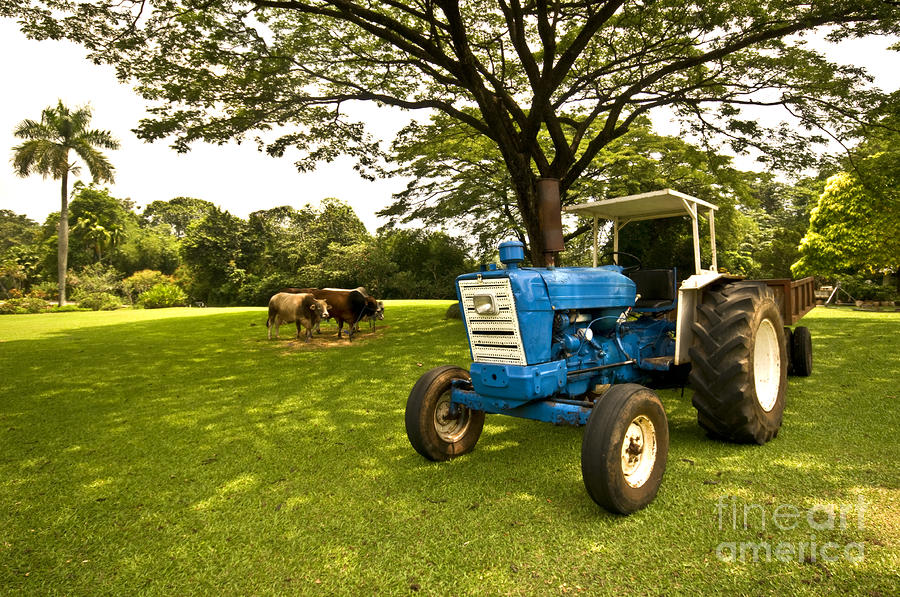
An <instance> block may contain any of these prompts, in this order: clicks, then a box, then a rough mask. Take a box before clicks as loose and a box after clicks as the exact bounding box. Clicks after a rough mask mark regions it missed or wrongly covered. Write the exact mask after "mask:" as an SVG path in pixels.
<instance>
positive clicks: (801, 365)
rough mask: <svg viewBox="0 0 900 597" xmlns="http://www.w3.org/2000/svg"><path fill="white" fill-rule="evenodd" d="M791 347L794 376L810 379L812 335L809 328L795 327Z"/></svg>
mask: <svg viewBox="0 0 900 597" xmlns="http://www.w3.org/2000/svg"><path fill="white" fill-rule="evenodd" d="M790 346H791V364H792V365H793V370H794V371H793V373H794V375H799V376H801V377H809V375H810V374H811V373H812V335H811V334H810V333H809V328H808V327H805V326H802V325H799V326H797V327H795V328H794V334H793V337H792V338H791V345H790Z"/></svg>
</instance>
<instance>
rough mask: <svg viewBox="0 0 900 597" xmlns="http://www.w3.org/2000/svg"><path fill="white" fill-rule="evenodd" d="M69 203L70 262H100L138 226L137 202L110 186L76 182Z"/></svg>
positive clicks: (84, 263)
mask: <svg viewBox="0 0 900 597" xmlns="http://www.w3.org/2000/svg"><path fill="white" fill-rule="evenodd" d="M73 190H74V193H75V196H74V197H73V199H72V201H71V203H70V204H69V229H70V236H69V242H70V248H69V250H70V265H71V266H72V267H79V266H82V265H87V264H88V263H93V262H100V261H102V260H103V258H104V257H105V256H108V253H109V252H110V251H111V250H112V249H113V248H114V247H116V246H118V245H119V244H120V243H121V242H122V241H123V240H124V239H125V238H127V231H128V229H129V225H131V227H135V224H136V219H137V218H136V216H135V214H134V211H133V207H134V204H133V203H131V202H130V201H128V200H122V199H117V198H115V197H113V196H112V195H110V194H109V189H101V188H97V187H95V186H93V185H91V186H85V185H82V184H80V183H76V184H75V187H74V189H73Z"/></svg>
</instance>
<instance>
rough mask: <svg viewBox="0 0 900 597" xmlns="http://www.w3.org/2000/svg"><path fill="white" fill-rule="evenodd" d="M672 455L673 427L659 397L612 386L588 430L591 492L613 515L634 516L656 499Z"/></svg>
mask: <svg viewBox="0 0 900 597" xmlns="http://www.w3.org/2000/svg"><path fill="white" fill-rule="evenodd" d="M668 453H669V425H668V422H667V421H666V411H665V410H664V409H663V406H662V403H661V402H660V401H659V398H658V397H657V396H656V394H655V393H653V391H652V390H649V389H648V388H645V387H644V386H639V385H637V384H622V385H615V386H612V387H611V388H610V389H609V390H608V391H607V392H606V393H605V394H603V396H601V397H600V398H599V399H597V402H596V403H595V405H594V410H593V411H592V412H591V416H590V417H589V418H588V422H587V426H586V427H585V429H584V439H583V440H582V442H581V476H582V479H583V480H584V486H585V489H587V492H588V495H590V496H591V498H592V499H593V500H594V501H595V502H597V504H599V505H600V506H602V507H604V508H606V509H607V510H609V511H610V512H617V513H619V514H631V513H632V512H634V511H636V510H640V509H641V508H643V507H644V506H646V505H647V504H649V503H650V502H652V501H653V498H655V497H656V493H657V491H658V490H659V485H660V483H662V477H663V473H664V472H665V470H666V457H667V456H668Z"/></svg>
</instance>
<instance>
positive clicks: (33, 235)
mask: <svg viewBox="0 0 900 597" xmlns="http://www.w3.org/2000/svg"><path fill="white" fill-rule="evenodd" d="M40 234H41V227H40V226H39V225H38V223H37V222H35V221H34V220H32V219H31V218H29V217H27V216H24V215H20V214H17V213H14V212H12V211H10V210H8V209H0V256H3V255H6V254H7V252H8V251H9V250H10V249H11V248H12V247H21V246H28V245H33V244H34V243H36V242H37V240H38V239H39V238H40Z"/></svg>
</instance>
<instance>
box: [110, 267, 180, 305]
mask: <svg viewBox="0 0 900 597" xmlns="http://www.w3.org/2000/svg"><path fill="white" fill-rule="evenodd" d="M173 282H174V278H173V277H172V276H167V275H166V274H164V273H162V272H160V271H156V270H154V269H143V270H141V271H139V272H134V274H132V275H131V276H129V277H127V278H125V279H124V280H122V288H123V290H125V293H126V294H127V295H128V297H129V298H130V299H131V301H132V302H136V301H137V299H138V297H140V295H142V294H144V293H145V292H147V291H148V290H150V289H151V288H153V287H154V286H156V285H157V284H172V283H173Z"/></svg>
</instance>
